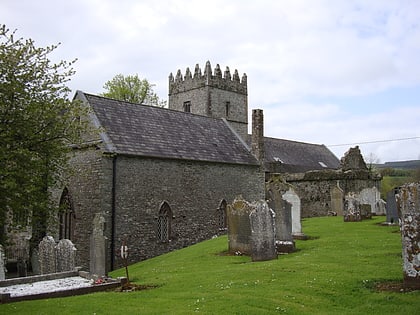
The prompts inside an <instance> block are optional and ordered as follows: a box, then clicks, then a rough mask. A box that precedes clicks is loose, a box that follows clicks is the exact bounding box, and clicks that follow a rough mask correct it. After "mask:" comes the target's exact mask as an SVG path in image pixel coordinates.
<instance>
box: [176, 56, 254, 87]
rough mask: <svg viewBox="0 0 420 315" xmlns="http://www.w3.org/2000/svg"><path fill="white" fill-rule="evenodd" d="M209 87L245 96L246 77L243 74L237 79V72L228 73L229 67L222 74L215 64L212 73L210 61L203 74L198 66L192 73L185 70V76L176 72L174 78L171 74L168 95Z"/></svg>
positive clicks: (179, 71)
mask: <svg viewBox="0 0 420 315" xmlns="http://www.w3.org/2000/svg"><path fill="white" fill-rule="evenodd" d="M205 86H211V87H213V88H219V89H222V90H226V91H232V92H235V93H240V94H244V95H247V93H248V89H247V76H246V74H245V73H244V74H243V75H242V78H240V77H239V73H238V70H236V69H235V71H234V73H233V75H232V74H231V73H230V70H229V67H226V70H225V71H224V72H223V73H222V70H221V69H220V66H219V65H218V64H217V65H216V67H215V68H214V71H212V68H211V65H210V61H207V62H206V66H205V68H204V73H203V72H202V71H201V68H200V66H199V65H198V64H196V65H195V69H194V73H192V72H191V70H190V69H189V68H187V69H186V70H185V74H184V75H183V74H182V73H181V70H178V71H177V73H176V75H175V77H174V76H173V74H172V73H170V75H169V95H172V94H177V93H180V92H185V91H189V90H193V89H198V88H202V87H205Z"/></svg>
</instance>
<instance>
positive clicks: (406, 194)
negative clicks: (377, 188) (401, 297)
mask: <svg viewBox="0 0 420 315" xmlns="http://www.w3.org/2000/svg"><path fill="white" fill-rule="evenodd" d="M398 198H399V210H400V213H401V238H402V258H403V272H404V287H406V288H410V289H416V290H419V289H420V183H412V184H405V185H403V186H402V187H401V189H400V192H399V194H398Z"/></svg>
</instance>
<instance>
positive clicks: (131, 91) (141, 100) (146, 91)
mask: <svg viewBox="0 0 420 315" xmlns="http://www.w3.org/2000/svg"><path fill="white" fill-rule="evenodd" d="M153 86H154V84H151V83H149V81H147V80H146V79H143V80H142V79H140V78H139V76H138V75H137V74H136V75H127V76H124V75H122V74H117V75H116V76H115V77H114V78H113V79H112V80H110V81H107V82H106V83H105V85H104V89H105V90H107V92H105V93H102V96H105V97H109V98H113V99H117V100H121V101H125V102H130V103H135V104H146V105H153V106H159V107H164V106H165V105H166V102H165V101H160V100H159V97H158V96H157V94H156V93H155V92H154V91H153Z"/></svg>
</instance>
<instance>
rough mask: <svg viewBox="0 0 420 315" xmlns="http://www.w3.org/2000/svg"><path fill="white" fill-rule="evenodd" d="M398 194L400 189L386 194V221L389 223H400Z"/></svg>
mask: <svg viewBox="0 0 420 315" xmlns="http://www.w3.org/2000/svg"><path fill="white" fill-rule="evenodd" d="M397 193H398V188H395V189H392V190H391V191H389V192H388V193H387V194H386V221H387V222H389V223H398V219H399V216H398V208H397V200H396V196H395V195H396V194H397Z"/></svg>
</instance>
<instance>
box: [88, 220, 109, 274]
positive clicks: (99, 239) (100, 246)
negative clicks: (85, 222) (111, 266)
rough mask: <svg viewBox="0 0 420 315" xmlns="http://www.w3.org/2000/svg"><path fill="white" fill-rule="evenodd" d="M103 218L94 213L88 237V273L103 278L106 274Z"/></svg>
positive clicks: (105, 241)
mask: <svg viewBox="0 0 420 315" xmlns="http://www.w3.org/2000/svg"><path fill="white" fill-rule="evenodd" d="M104 231H105V218H104V216H103V215H102V214H101V213H96V214H95V217H94V219H93V230H92V235H91V237H90V266H89V268H90V273H91V274H92V275H97V276H105V275H106V274H107V272H106V246H107V238H106V236H105V235H104Z"/></svg>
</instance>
